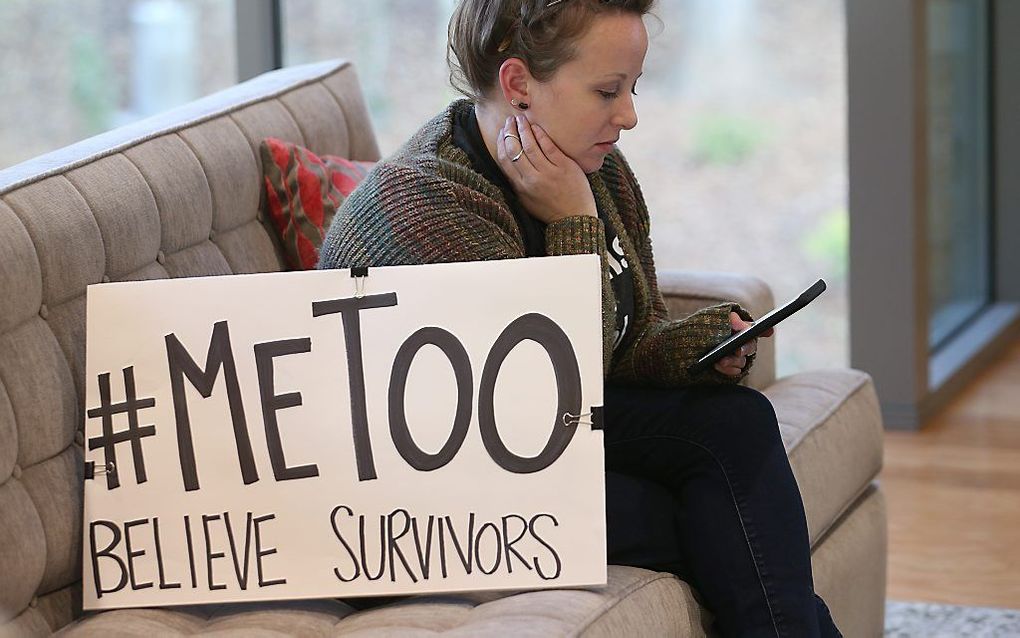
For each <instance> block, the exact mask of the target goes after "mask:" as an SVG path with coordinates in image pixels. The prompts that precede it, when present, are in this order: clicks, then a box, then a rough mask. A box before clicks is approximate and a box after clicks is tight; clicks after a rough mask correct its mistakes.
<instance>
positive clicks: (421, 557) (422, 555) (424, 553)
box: [411, 514, 446, 580]
mask: <svg viewBox="0 0 1020 638" xmlns="http://www.w3.org/2000/svg"><path fill="white" fill-rule="evenodd" d="M435 520H436V517H435V516H433V515H431V514H429V522H428V524H427V525H426V526H425V547H424V550H423V549H422V544H421V536H419V534H418V519H417V517H415V518H412V519H411V533H412V534H413V535H414V548H415V550H416V551H417V553H418V566H419V567H421V577H422V578H423V579H424V580H428V579H429V574H430V573H431V563H432V525H433V524H434V523H435ZM439 527H440V533H442V527H443V526H442V525H440V526H439ZM440 551H442V543H440ZM443 576H444V577H445V576H446V574H445V573H444V574H443Z"/></svg>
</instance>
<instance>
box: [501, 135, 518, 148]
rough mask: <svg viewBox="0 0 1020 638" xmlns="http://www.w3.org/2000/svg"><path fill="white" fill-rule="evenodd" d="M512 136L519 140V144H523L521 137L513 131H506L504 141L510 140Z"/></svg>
mask: <svg viewBox="0 0 1020 638" xmlns="http://www.w3.org/2000/svg"><path fill="white" fill-rule="evenodd" d="M510 138H513V139H515V140H517V143H518V144H521V146H523V144H522V143H521V138H519V137H517V136H516V135H514V134H513V133H505V134H504V135H503V141H504V142H505V141H507V140H508V139H510Z"/></svg>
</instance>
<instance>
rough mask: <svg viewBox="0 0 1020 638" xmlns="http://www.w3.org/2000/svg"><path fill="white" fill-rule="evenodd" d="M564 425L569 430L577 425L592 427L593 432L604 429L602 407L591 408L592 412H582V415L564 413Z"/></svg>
mask: <svg viewBox="0 0 1020 638" xmlns="http://www.w3.org/2000/svg"><path fill="white" fill-rule="evenodd" d="M563 425H565V426H567V427H568V428H569V427H571V426H575V425H590V426H591V429H592V430H601V429H602V406H601V405H596V406H593V407H592V408H591V411H590V412H582V413H581V414H571V413H569V412H564V413H563Z"/></svg>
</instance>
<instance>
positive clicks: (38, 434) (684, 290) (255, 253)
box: [0, 61, 886, 637]
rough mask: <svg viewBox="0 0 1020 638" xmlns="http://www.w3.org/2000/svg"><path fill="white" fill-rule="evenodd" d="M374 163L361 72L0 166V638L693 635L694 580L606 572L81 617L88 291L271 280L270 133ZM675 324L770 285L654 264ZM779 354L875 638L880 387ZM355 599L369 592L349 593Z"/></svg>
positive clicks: (818, 483)
mask: <svg viewBox="0 0 1020 638" xmlns="http://www.w3.org/2000/svg"><path fill="white" fill-rule="evenodd" d="M267 136H275V137H279V138H283V139H286V140H291V141H294V142H298V143H301V144H304V145H306V146H308V147H310V148H311V149H312V150H313V151H315V152H318V153H329V154H337V155H344V156H347V157H351V158H354V159H361V160H373V159H377V158H378V154H379V152H378V148H377V145H376V142H375V139H374V137H373V133H372V128H371V125H370V122H369V116H368V113H367V110H366V107H365V103H364V101H363V99H362V96H361V93H360V90H359V85H358V80H357V77H356V76H355V72H354V69H353V68H352V67H351V66H350V65H349V64H348V63H346V62H342V61H332V62H325V63H320V64H315V65H308V66H303V67H294V68H290V69H284V70H281V71H278V72H274V73H269V74H266V75H263V76H261V77H258V78H256V79H254V80H252V81H250V82H246V83H244V84H241V85H238V86H235V87H233V88H231V89H229V90H227V91H224V92H221V93H219V94H216V95H213V96H210V97H208V98H205V99H202V100H199V101H197V102H194V103H192V104H189V105H187V106H184V107H182V108H180V109H177V110H175V111H172V112H170V113H167V114H165V115H161V116H158V117H156V118H152V119H149V120H147V121H145V122H141V123H138V124H134V125H130V126H127V127H124V128H121V129H118V130H115V131H112V132H110V133H107V134H104V135H100V136H98V137H95V138H92V139H89V140H86V141H84V142H82V143H80V144H76V145H74V146H71V147H68V148H65V149H61V150H59V151H56V152H54V153H50V154H48V155H45V156H43V157H39V158H37V159H35V160H31V161H29V162H25V163H23V164H20V165H18V166H14V167H12V168H9V169H6V170H4V171H0V260H2V261H0V299H2V300H3V303H2V305H0V635H15V636H23V635H28V636H32V635H44V634H49V633H51V632H52V631H55V630H58V629H61V628H64V631H65V632H66V633H68V634H71V635H84V634H88V635H97V636H104V637H106V636H111V635H121V634H149V635H164V634H195V633H207V632H227V633H236V635H254V634H259V635H268V634H271V633H272V634H274V635H280V634H301V635H320V634H322V635H326V634H344V635H347V634H356V635H366V636H367V635H372V636H381V635H385V636H392V635H402V636H403V635H413V636H425V635H428V636H432V635H436V634H443V635H458V636H474V635H512V636H530V635H534V636H568V635H569V636H574V635H584V636H616V635H630V636H657V635H663V636H665V635H671V636H685V635H690V636H703V635H705V629H704V627H706V626H707V624H708V622H709V618H708V615H707V613H706V612H705V611H704V610H702V609H701V608H700V607H699V606H698V604H697V602H696V601H695V598H694V595H693V592H692V590H691V589H690V587H688V586H687V584H685V583H683V582H681V581H679V580H677V579H676V578H674V577H673V576H670V575H668V574H661V573H653V572H650V571H645V570H641V569H635V568H627V567H619V566H611V567H610V569H609V583H608V585H606V586H604V587H592V588H588V589H582V590H547V591H536V592H527V593H511V594H491V593H487V594H457V595H445V596H421V597H413V598H409V599H403V600H399V601H396V602H393V603H391V604H388V605H383V606H381V607H375V608H372V609H367V610H362V611H357V610H356V609H355V607H354V606H352V604H348V603H347V602H344V601H340V600H313V601H305V602H291V603H277V604H242V605H208V606H199V607H187V608H166V609H143V610H122V611H110V612H104V613H97V614H87V615H85V616H84V617H80V616H81V611H80V609H81V582H80V581H81V561H82V551H81V519H82V487H81V486H82V427H83V423H84V416H83V403H84V399H83V388H82V386H83V380H84V362H85V289H86V286H87V285H89V284H93V283H97V282H104V281H118V280H130V279H152V278H162V277H194V276H201V275H213V274H216V275H221V274H229V273H246V272H259V271H274V270H280V269H281V268H282V267H283V266H282V261H281V256H280V254H281V253H280V250H279V247H278V246H277V245H276V244H275V243H274V240H273V238H272V235H271V233H270V232H269V231H268V230H267V228H266V227H265V226H264V224H263V220H262V219H261V217H260V215H259V212H258V211H259V203H260V194H261V189H260V180H259V175H260V167H259V156H258V153H257V152H256V149H257V145H258V143H259V141H260V140H261V139H262V138H264V137H267ZM661 281H662V288H663V291H664V293H665V294H666V295H667V296H668V299H669V303H670V305H671V310H672V312H673V313H674V315H680V314H683V313H685V312H689V311H691V310H693V309H695V308H697V307H700V306H703V305H706V304H709V303H712V302H713V301H715V300H717V299H734V300H737V301H739V302H740V303H742V304H744V305H745V306H746V307H748V308H750V309H751V310H752V311H753V312H756V313H759V314H760V313H762V312H763V311H765V310H767V309H768V308H769V307H770V306H771V305H772V298H771V294H770V292H769V290H768V288H767V287H766V286H765V285H764V284H763V283H761V282H760V281H759V280H756V279H753V278H742V277H736V276H720V275H712V274H692V273H662V274H661ZM771 347H772V346H771V345H770V344H769V341H766V342H765V344H764V345H763V350H762V354H761V355H760V359H759V363H758V365H757V369H756V371H755V373H754V375H752V378H751V380H750V383H752V384H753V385H754V386H755V387H758V388H760V389H762V390H763V391H764V392H765V393H766V394H767V395H768V396H769V398H770V399H771V400H772V402H773V403H774V404H775V406H776V410H777V412H778V414H779V419H780V422H781V424H782V431H783V438H784V440H785V442H786V446H787V449H788V450H789V453H790V457H791V460H792V464H793V468H794V471H795V473H796V475H797V479H798V481H799V482H800V486H801V490H802V492H803V495H804V502H805V506H806V508H807V515H808V523H809V527H810V533H811V540H812V544H813V548H814V550H813V551H814V569H815V578H816V586H817V590H818V592H819V593H820V594H821V595H822V596H823V597H824V598H825V599H826V600H827V601H828V604H829V606H830V608H831V610H832V613H833V615H834V617H835V619H836V621H837V623H838V624H839V626H840V627H841V628H842V629H843V631H844V633H845V635H847V636H848V637H857V636H878V635H880V633H881V630H882V622H883V613H884V597H885V565H886V516H885V509H884V501H883V497H882V493H881V491H879V489H878V486H877V484H876V483H875V477H876V475H877V474H878V472H879V469H880V467H881V463H882V423H881V417H880V416H879V411H878V405H877V402H876V398H875V393H874V390H873V387H872V384H871V381H870V379H869V378H868V377H867V376H866V375H865V374H863V373H861V372H857V371H854V370H848V369H840V370H826V371H817V372H811V373H806V374H798V375H795V376H792V377H787V378H784V379H779V380H776V379H775V376H774V368H775V364H774V357H773V353H772V350H771ZM352 603H353V604H356V603H357V601H352Z"/></svg>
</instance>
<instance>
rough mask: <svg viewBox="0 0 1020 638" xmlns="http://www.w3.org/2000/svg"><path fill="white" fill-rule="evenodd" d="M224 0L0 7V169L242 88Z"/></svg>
mask: <svg viewBox="0 0 1020 638" xmlns="http://www.w3.org/2000/svg"><path fill="white" fill-rule="evenodd" d="M233 33H234V4H233V3H232V2H224V1H223V0H44V1H30V0H5V1H3V2H0V66H2V68H3V80H2V82H0V121H2V122H3V129H4V134H3V137H2V138H0V168H4V167H7V166H11V165H13V164H16V163H18V162H20V161H23V160H26V159H29V158H31V157H34V156H36V155H40V154H42V153H45V152H48V151H51V150H54V149H56V148H59V147H61V146H66V145H68V144H71V143H74V142H77V141H79V140H81V139H84V138H86V137H89V136H91V135H95V134H97V133H101V132H103V131H106V130H108V129H111V128H115V127H117V126H121V125H123V124H126V123H128V122H130V121H133V120H137V119H141V118H144V117H147V116H149V115H152V114H154V113H157V112H159V111H163V110H166V109H168V108H171V107H174V106H177V105H179V104H183V103H185V102H188V101H191V100H194V99H195V98H197V97H199V96H202V95H206V94H208V93H212V92H214V91H216V90H219V89H221V88H224V87H227V86H230V85H231V84H234V82H235V81H236V80H235V78H236V70H235V69H236V56H235V53H234V51H235V44H234V36H233Z"/></svg>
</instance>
